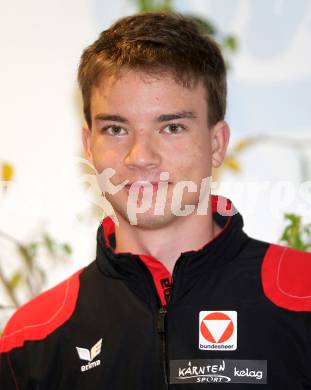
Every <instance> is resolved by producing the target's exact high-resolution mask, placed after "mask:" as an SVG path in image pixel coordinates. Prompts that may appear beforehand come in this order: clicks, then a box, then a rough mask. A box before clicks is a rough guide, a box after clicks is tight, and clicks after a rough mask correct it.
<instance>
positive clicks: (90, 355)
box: [76, 339, 103, 371]
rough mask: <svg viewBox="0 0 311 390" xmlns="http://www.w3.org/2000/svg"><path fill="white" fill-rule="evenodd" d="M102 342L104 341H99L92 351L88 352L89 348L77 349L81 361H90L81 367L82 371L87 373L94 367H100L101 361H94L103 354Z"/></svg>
mask: <svg viewBox="0 0 311 390" xmlns="http://www.w3.org/2000/svg"><path fill="white" fill-rule="evenodd" d="M102 340H103V339H100V340H99V341H97V343H96V344H95V345H93V347H92V348H91V349H90V350H88V349H87V348H80V347H76V349H77V352H78V355H79V358H80V359H81V360H87V361H88V364H86V365H83V366H81V371H87V370H90V369H91V368H93V367H96V366H99V365H100V360H99V359H98V360H95V361H93V360H94V359H95V358H96V356H98V355H99V354H100V352H101V348H102Z"/></svg>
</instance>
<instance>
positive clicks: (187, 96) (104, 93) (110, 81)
mask: <svg viewBox="0 0 311 390" xmlns="http://www.w3.org/2000/svg"><path fill="white" fill-rule="evenodd" d="M103 104H104V105H105V106H108V108H113V107H114V108H115V109H116V106H118V109H120V108H123V107H129V106H135V107H136V110H137V109H138V107H137V105H140V106H141V105H143V108H144V109H146V108H147V107H146V106H148V108H149V109H150V110H151V109H152V108H157V107H158V108H162V109H165V108H167V109H168V108H174V107H173V106H180V107H179V108H180V109H190V108H193V109H194V108H198V105H204V106H206V93H205V88H204V85H203V82H202V81H201V80H198V81H196V82H192V83H191V85H190V86H189V87H188V86H184V85H183V84H182V83H181V82H176V79H175V77H174V76H173V74H171V73H168V72H166V73H163V72H162V73H152V74H150V73H146V72H143V71H138V70H123V71H120V72H118V73H115V74H111V75H107V76H102V77H101V79H100V80H99V82H98V83H97V85H95V86H94V87H93V89H92V94H91V109H92V111H93V110H97V109H98V108H99V107H98V106H100V105H103ZM183 105H186V106H191V107H182V106H183ZM110 106H111V107H110ZM205 109H206V107H205Z"/></svg>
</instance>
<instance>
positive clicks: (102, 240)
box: [0, 196, 311, 390]
mask: <svg viewBox="0 0 311 390" xmlns="http://www.w3.org/2000/svg"><path fill="white" fill-rule="evenodd" d="M212 204H213V218H214V220H215V221H216V222H217V223H218V225H219V226H220V227H221V228H222V230H221V232H220V233H219V234H218V235H217V236H216V237H214V239H213V240H211V241H210V242H208V243H207V244H206V245H205V246H204V247H202V248H201V249H200V250H197V251H189V252H184V253H182V254H181V256H180V257H179V259H178V260H177V262H176V265H175V267H174V271H173V275H171V274H170V273H169V271H168V270H167V269H166V268H165V267H164V266H163V264H162V263H160V262H159V261H157V260H156V259H154V258H152V257H150V256H143V255H140V256H138V255H134V254H130V253H122V254H115V253H114V246H115V236H114V224H113V222H112V220H111V219H109V218H106V219H105V220H104V221H103V222H102V224H101V225H100V226H99V229H98V233H97V255H96V260H95V261H94V262H92V263H91V264H90V265H89V266H87V267H86V268H84V269H82V270H80V271H79V272H77V273H75V274H74V275H72V276H71V277H70V278H69V279H67V280H65V281H64V282H62V283H60V284H59V285H57V286H56V287H54V288H52V289H50V290H48V291H46V292H44V293H43V294H41V295H39V296H38V297H36V298H35V299H33V300H32V301H30V302H29V303H27V304H26V305H24V306H22V307H21V308H20V309H18V310H17V312H16V313H15V314H14V315H13V317H12V318H11V320H10V321H9V323H8V324H7V326H6V329H5V332H4V336H3V337H2V338H1V341H0V352H1V353H0V359H1V360H0V389H1V390H11V389H20V390H26V389H27V390H30V389H33V390H52V389H53V390H54V389H57V390H71V389H73V390H82V389H83V390H167V389H171V390H182V389H185V390H200V389H210V388H211V389H212V388H215V389H216V390H222V389H224V390H237V389H239V390H248V389H263V390H264V389H265V390H267V389H269V390H307V389H309V390H310V389H311V313H310V311H311V277H310V275H311V254H308V253H305V252H302V251H296V250H293V249H288V248H285V247H282V246H279V245H272V244H269V243H265V242H262V241H258V240H255V239H253V238H250V237H248V236H247V235H246V234H245V233H244V232H243V230H242V226H243V220H242V217H241V215H240V214H238V213H235V210H234V209H233V206H232V204H231V202H230V201H229V200H226V199H225V198H222V197H216V196H214V197H213V198H212ZM189 234H195V232H189ZM255 385H257V386H255Z"/></svg>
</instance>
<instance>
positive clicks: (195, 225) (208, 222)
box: [115, 208, 220, 273]
mask: <svg viewBox="0 0 311 390" xmlns="http://www.w3.org/2000/svg"><path fill="white" fill-rule="evenodd" d="M208 211H209V212H208V213H207V215H204V216H202V215H189V216H187V217H177V218H176V220H174V221H173V222H172V223H170V224H169V225H166V226H164V227H161V228H159V229H144V228H140V227H139V226H133V225H130V223H128V222H127V221H125V220H124V219H122V218H119V216H118V218H119V221H120V224H119V226H116V230H115V234H116V250H115V252H116V253H120V252H131V253H135V254H140V255H148V256H152V257H154V258H156V259H157V260H159V261H160V262H161V263H163V264H164V266H165V267H166V268H167V269H168V270H169V271H170V272H171V273H172V271H173V268H174V265H175V263H176V260H177V259H178V258H179V256H180V254H181V253H182V252H187V251H189V250H198V249H200V248H202V247H203V246H204V245H205V244H206V243H207V242H209V241H210V240H211V239H212V238H213V237H214V236H215V235H216V234H217V233H218V232H219V231H220V228H219V226H218V225H217V224H215V222H213V219H212V213H211V210H210V208H209V210H208Z"/></svg>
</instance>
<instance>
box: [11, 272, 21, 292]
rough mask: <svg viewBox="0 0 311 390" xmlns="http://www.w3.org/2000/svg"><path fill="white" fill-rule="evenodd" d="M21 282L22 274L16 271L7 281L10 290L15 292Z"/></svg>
mask: <svg viewBox="0 0 311 390" xmlns="http://www.w3.org/2000/svg"><path fill="white" fill-rule="evenodd" d="M21 280H22V274H21V272H19V271H16V272H15V273H14V274H13V275H12V276H11V279H10V280H9V283H8V286H9V288H10V289H11V290H13V291H14V290H15V289H16V288H17V287H18V286H19V284H20V283H21Z"/></svg>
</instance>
